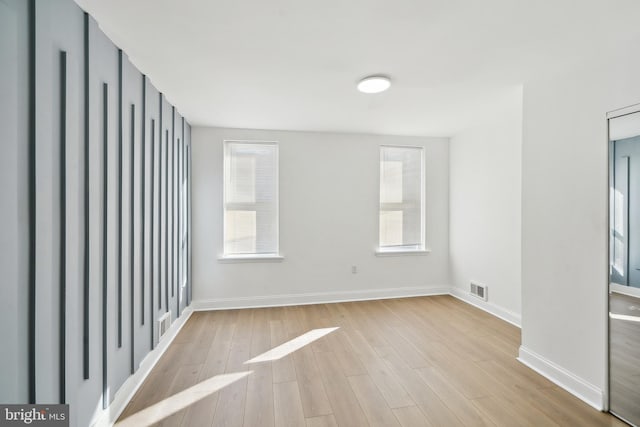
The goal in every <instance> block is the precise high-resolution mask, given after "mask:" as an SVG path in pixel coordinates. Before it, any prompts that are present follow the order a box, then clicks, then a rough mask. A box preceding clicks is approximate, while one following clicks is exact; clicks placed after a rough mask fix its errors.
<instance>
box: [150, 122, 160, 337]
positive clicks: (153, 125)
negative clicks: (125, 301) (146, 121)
mask: <svg viewBox="0 0 640 427" xmlns="http://www.w3.org/2000/svg"><path fill="white" fill-rule="evenodd" d="M155 133H156V121H155V120H154V119H151V171H150V178H151V184H150V186H151V188H150V189H149V192H150V194H149V196H150V199H151V200H150V202H151V203H150V210H151V211H150V212H149V217H150V219H151V224H150V227H149V230H150V235H149V240H150V242H149V292H150V296H149V301H150V304H149V305H150V308H149V318H150V320H151V325H150V328H149V329H151V348H152V349H153V348H154V346H155V342H154V339H153V332H154V331H153V328H154V327H155V325H154V324H153V322H154V315H153V313H154V311H155V309H154V308H155V306H154V297H155V296H154V288H155V283H154V279H155V277H154V269H155V265H154V258H153V247H154V245H153V243H154V241H153V240H154V235H155V212H154V202H155V200H154V198H155V180H156V179H155V163H156V153H155V151H156V150H155V142H156V135H155ZM158 299H160V294H158Z"/></svg>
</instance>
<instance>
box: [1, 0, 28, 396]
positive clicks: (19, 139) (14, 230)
mask: <svg viewBox="0 0 640 427" xmlns="http://www.w3.org/2000/svg"><path fill="white" fill-rule="evenodd" d="M28 29H29V26H28V16H27V2H25V1H23V0H0V75H2V76H3V77H2V79H0V140H1V141H2V147H3V155H2V156H0V178H1V180H2V183H3V184H2V186H1V187H0V188H1V193H0V196H1V197H2V200H3V201H4V202H3V203H2V205H1V206H0V241H1V242H2V247H1V249H0V251H1V252H0V271H2V274H3V285H2V286H0V322H2V324H3V325H12V326H11V327H10V328H5V330H4V332H3V339H4V340H5V342H6V343H9V344H10V345H5V346H4V348H3V350H2V351H1V352H0V377H1V378H2V381H1V382H0V402H6V403H19V402H25V401H27V399H28V366H27V360H28V354H27V352H28V350H27V346H28V342H27V340H28V338H27V337H28V330H27V329H28V328H27V326H28V310H27V306H28V292H27V291H28V239H27V237H28V223H27V218H28V203H27V197H26V195H27V192H28V189H27V176H28V170H27V164H28V159H27V155H28V152H27V147H28V103H27V94H28V79H27V76H28Z"/></svg>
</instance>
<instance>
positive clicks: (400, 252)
mask: <svg viewBox="0 0 640 427" xmlns="http://www.w3.org/2000/svg"><path fill="white" fill-rule="evenodd" d="M430 253H431V249H403V250H384V249H376V251H375V254H376V256H405V255H428V254H430Z"/></svg>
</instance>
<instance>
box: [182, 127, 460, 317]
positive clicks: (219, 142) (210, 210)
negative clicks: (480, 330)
mask: <svg viewBox="0 0 640 427" xmlns="http://www.w3.org/2000/svg"><path fill="white" fill-rule="evenodd" d="M225 139H236V140H238V139H239V140H243V139H246V140H275V141H278V142H279V147H280V150H279V152H280V250H281V252H282V254H283V255H284V260H283V261H282V262H261V263H246V262H243V263H222V262H219V261H218V259H217V258H218V256H219V255H220V254H221V253H222V211H223V210H222V159H223V140H225ZM380 144H404V145H419V146H423V147H425V150H426V151H425V157H426V197H427V204H426V205H427V209H426V224H427V228H426V235H427V247H428V248H429V249H431V252H430V253H428V254H426V255H407V256H393V257H391V256H387V257H377V256H375V254H374V249H375V247H376V244H377V236H378V229H377V227H378V222H377V208H378V174H379V146H380ZM448 164H449V147H448V140H447V139H446V138H417V137H416V138H413V137H398V136H374V135H359V134H330V133H314V132H278V131H257V130H236V129H218V128H194V130H193V239H194V240H193V246H194V249H193V253H194V258H193V283H194V295H193V297H194V302H195V307H198V306H200V307H205V306H206V307H223V306H224V307H237V306H247V305H268V304H283V303H300V302H309V301H328V300H339V299H352V298H368V297H369V298H370V297H381V296H393V295H409V294H414V295H415V294H425V293H430V292H431V293H432V292H447V291H448V285H449V277H448V257H449V247H448V238H449V227H448V215H449V213H448V210H449V200H448V187H449V183H448V179H449V172H448ZM352 265H356V266H357V269H358V272H357V274H352V273H351V266H352ZM305 294H306V295H305ZM309 294H317V295H309ZM292 295H293V296H292ZM256 297H258V298H256ZM260 297H266V298H260Z"/></svg>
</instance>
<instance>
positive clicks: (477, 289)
mask: <svg viewBox="0 0 640 427" xmlns="http://www.w3.org/2000/svg"><path fill="white" fill-rule="evenodd" d="M471 295H473V296H475V297H478V298H480V299H481V300H484V301H486V300H487V287H486V286H485V285H481V284H479V283H476V282H471Z"/></svg>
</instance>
